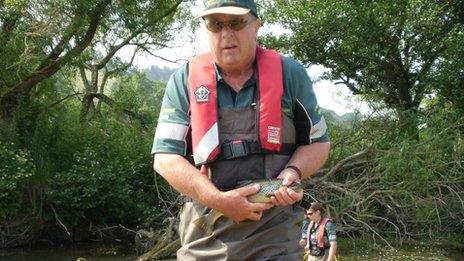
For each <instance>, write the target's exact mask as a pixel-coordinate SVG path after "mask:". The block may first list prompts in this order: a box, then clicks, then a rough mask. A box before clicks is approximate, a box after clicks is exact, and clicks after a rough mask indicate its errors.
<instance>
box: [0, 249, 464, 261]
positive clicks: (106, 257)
mask: <svg viewBox="0 0 464 261" xmlns="http://www.w3.org/2000/svg"><path fill="white" fill-rule="evenodd" d="M78 258H83V259H82V260H87V261H128V260H136V259H137V255H136V254H135V253H129V254H128V252H127V250H124V249H121V248H119V247H113V246H102V247H94V246H92V247H88V246H79V247H74V248H70V247H52V248H48V247H40V248H27V249H14V250H8V251H6V250H0V260H14V261H76V260H78ZM350 260H382V261H383V260H398V261H399V260H401V261H403V260H439V261H442V260H443V261H448V260H450V261H454V260H457V261H460V260H462V261H464V251H462V250H458V249H451V248H450V249H444V248H440V247H430V246H424V245H422V246H403V247H401V248H397V249H390V248H379V247H377V248H369V249H366V248H362V247H357V248H356V249H350V248H348V247H345V246H341V247H340V251H339V255H338V261H350Z"/></svg>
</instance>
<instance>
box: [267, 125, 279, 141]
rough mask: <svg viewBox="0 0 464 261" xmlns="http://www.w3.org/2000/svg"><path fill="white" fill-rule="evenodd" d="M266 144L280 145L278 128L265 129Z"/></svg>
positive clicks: (269, 127)
mask: <svg viewBox="0 0 464 261" xmlns="http://www.w3.org/2000/svg"><path fill="white" fill-rule="evenodd" d="M267 142H269V143H274V144H279V143H280V128H278V127H274V126H268V127H267Z"/></svg>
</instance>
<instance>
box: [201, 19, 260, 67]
mask: <svg viewBox="0 0 464 261" xmlns="http://www.w3.org/2000/svg"><path fill="white" fill-rule="evenodd" d="M205 22H206V24H207V28H208V27H209V26H211V25H212V26H211V27H213V28H214V29H215V31H217V32H212V31H210V30H208V29H207V32H208V35H209V44H210V47H211V52H212V55H213V58H214V61H215V62H216V63H217V64H218V65H219V67H221V68H222V69H225V70H237V69H238V70H240V69H243V68H244V67H245V66H247V65H248V64H250V63H251V62H252V61H253V60H254V57H255V52H256V45H257V43H256V39H257V36H258V29H259V26H260V23H259V20H257V19H256V18H255V17H254V16H253V15H251V14H246V15H223V14H213V15H209V16H207V17H205ZM244 23H245V24H244ZM208 24H209V26H208ZM237 24H238V25H239V26H237ZM240 24H241V25H242V26H243V25H245V26H244V27H243V28H242V29H239V30H234V29H233V28H230V27H235V29H237V28H239V27H241V26H240ZM220 28H222V29H221V30H219V31H218V29H220Z"/></svg>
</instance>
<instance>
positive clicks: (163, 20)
mask: <svg viewBox="0 0 464 261" xmlns="http://www.w3.org/2000/svg"><path fill="white" fill-rule="evenodd" d="M181 2H182V1H181V0H177V1H151V3H150V5H149V8H147V7H146V4H147V3H146V2H142V1H133V2H130V3H129V2H126V4H127V5H128V8H127V9H128V10H130V11H128V12H124V13H122V14H118V16H117V17H116V19H108V20H105V21H103V22H104V23H105V24H104V25H102V26H101V29H100V30H99V31H98V32H97V34H96V37H95V39H94V43H93V44H92V45H91V46H90V47H89V48H88V49H87V50H86V53H85V55H84V57H83V59H81V60H80V61H79V64H78V67H79V71H80V75H81V78H82V81H83V83H84V86H85V95H84V97H83V99H82V110H81V120H84V119H85V118H86V117H87V116H88V114H89V112H90V111H91V110H92V111H96V112H97V113H99V112H100V107H101V103H102V101H103V102H105V103H106V104H108V105H111V104H113V102H106V101H110V100H111V98H110V97H108V96H107V95H105V94H104V90H105V86H106V83H107V80H108V79H110V78H111V77H113V76H117V75H121V74H122V73H124V72H125V71H126V70H127V69H128V68H129V67H130V66H131V64H132V61H133V59H134V57H135V55H136V54H137V53H138V52H141V51H143V52H149V53H151V54H152V55H155V54H153V52H152V51H151V49H156V48H160V47H167V45H166V43H168V42H170V41H171V39H172V37H173V35H174V34H175V33H177V32H178V31H179V30H180V29H181V28H185V27H186V21H189V20H191V19H189V18H191V17H190V12H189V10H188V9H186V8H178V7H179V5H180V4H181ZM129 5H130V8H129ZM176 11H177V12H176ZM154 14H156V15H154ZM126 46H133V47H135V49H134V51H133V54H132V59H131V60H130V61H128V62H124V61H122V60H121V59H120V58H119V57H116V56H115V55H116V53H117V52H118V51H120V50H121V49H122V48H124V47H126ZM86 72H88V73H86ZM87 75H90V80H89V79H88V77H87ZM100 75H102V77H99V76H100ZM96 94H98V95H96ZM102 97H104V98H102ZM94 98H97V103H96V105H95V104H94V102H93V99H94ZM90 116H91V115H90Z"/></svg>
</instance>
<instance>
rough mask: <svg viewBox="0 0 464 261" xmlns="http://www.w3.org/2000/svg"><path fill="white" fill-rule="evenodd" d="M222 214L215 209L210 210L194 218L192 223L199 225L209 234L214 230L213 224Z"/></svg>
mask: <svg viewBox="0 0 464 261" xmlns="http://www.w3.org/2000/svg"><path fill="white" fill-rule="evenodd" d="M221 216H222V213H221V212H219V211H216V210H214V209H213V210H211V211H210V212H209V213H208V214H206V215H204V216H201V217H199V218H198V219H196V220H194V221H193V223H194V224H195V225H196V226H197V227H199V228H200V229H201V230H203V232H205V234H206V235H207V236H209V235H211V234H212V233H213V230H214V224H216V221H217V220H218V219H219V218H220V217H221Z"/></svg>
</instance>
